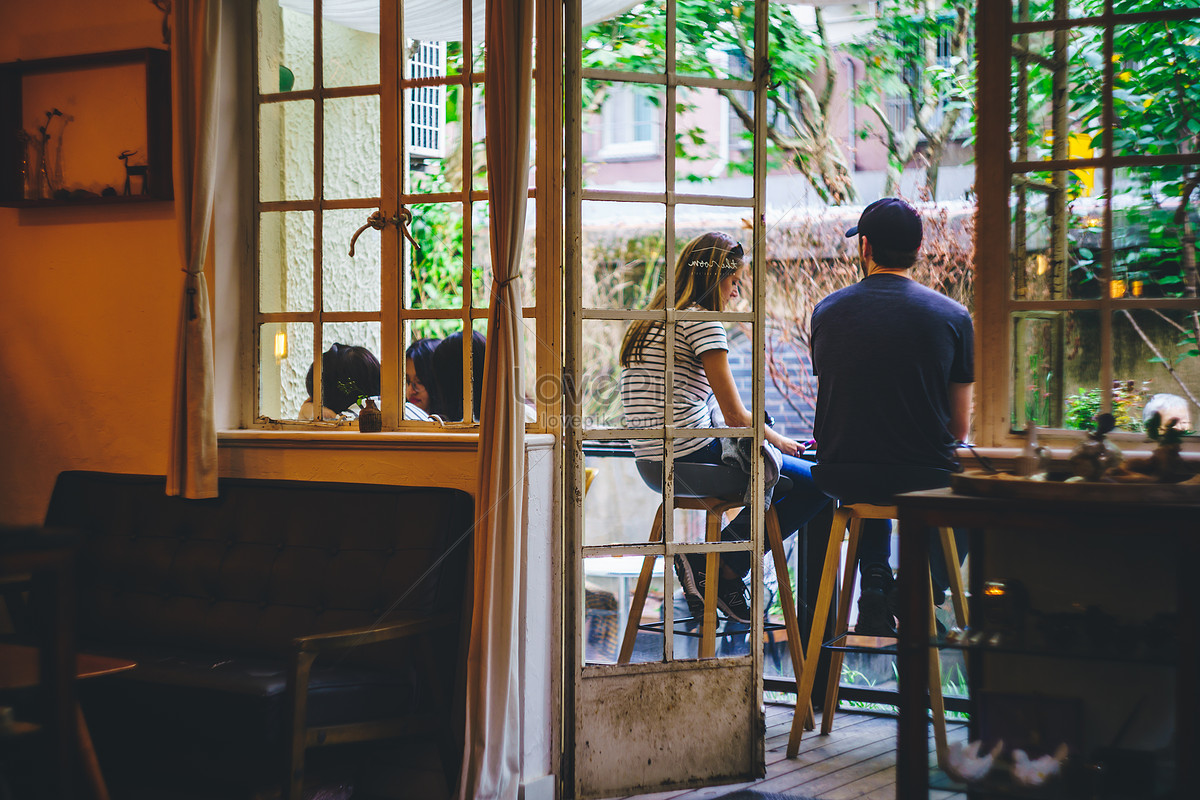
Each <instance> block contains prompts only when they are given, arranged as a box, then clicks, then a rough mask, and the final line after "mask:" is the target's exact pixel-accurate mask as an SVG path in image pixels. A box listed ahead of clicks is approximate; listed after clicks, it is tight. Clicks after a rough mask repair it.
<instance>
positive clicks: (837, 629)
mask: <svg viewBox="0 0 1200 800" xmlns="http://www.w3.org/2000/svg"><path fill="white" fill-rule="evenodd" d="M861 532H862V520H861V519H859V518H858V517H851V518H850V539H849V542H848V543H847V545H846V564H845V567H844V568H843V571H842V591H841V594H840V595H839V596H838V613H837V616H836V617H834V621H833V635H834V636H840V635H842V634H843V633H849V632H850V600H851V598H852V597H853V596H854V584H855V582H856V579H857V576H858V538H859V534H860V533H861ZM845 655H846V654H845V653H843V652H842V651H841V650H831V651H830V652H829V677H828V679H827V683H826V684H825V709H824V710H823V711H822V712H821V733H829V731H830V730H832V729H833V717H834V715H835V714H836V713H837V701H838V689H839V688H840V687H841V683H842V661H843V659H844V658H845Z"/></svg>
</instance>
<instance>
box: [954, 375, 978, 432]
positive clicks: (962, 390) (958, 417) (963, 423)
mask: <svg viewBox="0 0 1200 800" xmlns="http://www.w3.org/2000/svg"><path fill="white" fill-rule="evenodd" d="M974 389H975V384H973V383H951V384H950V435H951V436H953V437H954V440H955V441H958V442H965V441H966V440H967V434H969V433H970V432H971V397H972V394H973V392H974Z"/></svg>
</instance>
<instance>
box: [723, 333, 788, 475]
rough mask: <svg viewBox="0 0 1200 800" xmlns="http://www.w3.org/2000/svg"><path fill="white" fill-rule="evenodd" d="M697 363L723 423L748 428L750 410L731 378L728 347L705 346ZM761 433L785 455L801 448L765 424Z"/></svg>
mask: <svg viewBox="0 0 1200 800" xmlns="http://www.w3.org/2000/svg"><path fill="white" fill-rule="evenodd" d="M700 363H701V364H702V365H703V366H704V376H705V377H706V378H708V385H709V386H710V387H711V388H712V392H713V396H714V397H716V398H717V405H718V406H720V407H721V415H722V416H724V417H725V424H726V425H728V426H729V427H731V428H749V427H750V426H751V425H753V418H752V417H751V416H750V411H749V409H747V408H746V404H745V403H743V402H742V397H741V395H739V394H738V390H737V385H736V384H734V382H733V372H732V371H731V370H730V369H729V351H728V350H708V351H706V352H704V353H701V354H700ZM763 435H764V436H765V437H766V440H767V441H768V442H770V443H771V444H773V445H775V446H776V447H778V448H779V450H780V452H782V453H784V454H785V455H789V456H795V455H799V454H800V453H801V452H803V451H804V448H803V447H801V446H800V443H799V442H796V441H793V440H792V439H789V438H787V437H786V436H780V435H779V434H778V433H776V432H775V431H773V430H771V429H770V428H767V429H766V430H765V432H764V434H763Z"/></svg>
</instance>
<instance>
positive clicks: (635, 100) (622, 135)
mask: <svg viewBox="0 0 1200 800" xmlns="http://www.w3.org/2000/svg"><path fill="white" fill-rule="evenodd" d="M583 102H584V109H583V160H584V162H585V164H584V167H583V169H584V175H583V178H584V184H585V185H586V186H587V187H588V188H595V189H620V190H627V191H640V192H661V191H662V190H663V188H664V186H665V185H666V184H665V177H666V162H665V161H664V158H663V134H664V128H663V119H664V117H663V114H664V108H665V103H666V92H665V91H664V89H663V87H662V86H657V85H653V84H645V83H621V82H611V81H584V100H583Z"/></svg>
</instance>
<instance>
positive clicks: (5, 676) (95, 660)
mask: <svg viewBox="0 0 1200 800" xmlns="http://www.w3.org/2000/svg"><path fill="white" fill-rule="evenodd" d="M39 660H40V659H39V657H38V650H37V648H36V647H28V646H26V645H20V644H6V643H0V689H29V688H33V687H35V686H37V685H38V682H39V675H40V671H41V670H40V665H39V663H38V662H39ZM136 666H137V663H136V662H134V661H129V660H127V659H123V658H111V657H109V656H99V655H92V654H90V653H78V654H77V655H76V656H75V678H76V680H83V679H85V678H98V677H101V676H103V675H112V674H115V673H117V672H124V671H125V670H129V669H133V668H134V667H136ZM75 727H76V734H77V736H78V737H79V759H80V762H81V766H82V767H83V772H84V775H85V776H86V777H87V780H88V784H89V786H90V788H91V791H92V796H93V797H94V798H95V800H109V798H108V787H107V786H106V785H105V783H104V775H103V773H101V771H100V762H99V761H97V760H96V750H95V748H94V747H93V746H92V737H91V734H90V733H88V727H87V721H86V720H85V719H84V718H83V710H82V709H81V708H79V705H78V704H76V706H75Z"/></svg>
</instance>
